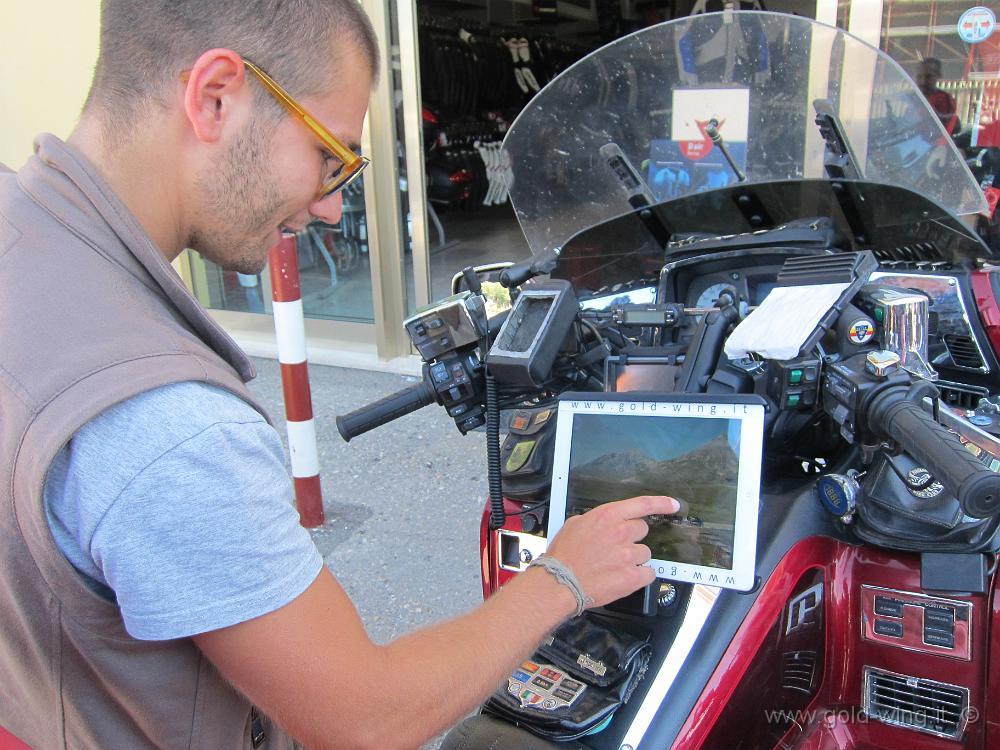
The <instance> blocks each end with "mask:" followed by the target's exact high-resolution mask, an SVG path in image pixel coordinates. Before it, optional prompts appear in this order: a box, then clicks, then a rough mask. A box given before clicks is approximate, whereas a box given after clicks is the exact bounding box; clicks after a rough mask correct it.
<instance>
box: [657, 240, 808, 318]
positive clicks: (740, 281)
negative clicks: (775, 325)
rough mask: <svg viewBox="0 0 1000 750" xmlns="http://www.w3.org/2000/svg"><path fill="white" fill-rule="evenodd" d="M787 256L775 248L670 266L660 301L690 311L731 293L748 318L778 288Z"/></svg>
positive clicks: (665, 272) (663, 275) (665, 269)
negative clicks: (753, 309) (674, 304)
mask: <svg viewBox="0 0 1000 750" xmlns="http://www.w3.org/2000/svg"><path fill="white" fill-rule="evenodd" d="M804 252H808V251H804ZM803 254H804V253H803ZM787 257H788V253H787V252H780V253H777V252H775V251H774V250H772V249H767V250H765V251H763V252H762V251H759V250H758V251H753V250H737V251H728V252H724V253H718V254H716V255H714V256H700V257H698V258H691V259H687V260H682V261H675V262H673V263H668V264H667V265H665V266H664V267H663V270H662V271H661V272H660V283H659V287H658V293H657V301H659V302H681V303H683V304H684V306H685V307H689V308H706V307H715V306H716V301H717V300H718V299H719V297H720V296H721V295H723V294H727V293H728V294H729V295H730V296H731V297H732V298H733V299H734V300H736V301H737V304H738V306H739V308H740V312H741V314H742V315H746V314H747V313H748V312H749V308H751V307H756V306H757V305H759V304H760V303H761V302H762V301H763V300H764V298H765V297H766V296H767V295H768V294H769V293H770V292H771V290H772V289H774V286H775V282H776V279H777V277H778V273H779V272H780V271H781V267H782V265H783V264H784V262H785V258H787Z"/></svg>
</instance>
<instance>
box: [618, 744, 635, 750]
mask: <svg viewBox="0 0 1000 750" xmlns="http://www.w3.org/2000/svg"><path fill="white" fill-rule="evenodd" d="M618 750H635V748H633V747H632V746H631V745H622V746H621V747H620V748H618Z"/></svg>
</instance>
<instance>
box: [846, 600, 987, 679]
mask: <svg viewBox="0 0 1000 750" xmlns="http://www.w3.org/2000/svg"><path fill="white" fill-rule="evenodd" d="M861 622H862V629H863V630H862V637H863V638H864V639H865V640H867V641H877V642H879V643H885V644H887V645H892V646H898V647H900V648H905V649H909V650H911V651H922V652H924V653H929V654H939V655H941V656H948V657H951V658H953V659H962V660H964V661H969V660H970V659H971V658H972V643H971V641H970V638H969V633H970V630H971V627H970V626H971V623H972V603H971V602H963V601H958V600H955V599H941V598H939V597H935V596H927V595H926V594H917V593H914V592H911V591H897V590H894V589H883V588H879V587H877V586H862V587H861Z"/></svg>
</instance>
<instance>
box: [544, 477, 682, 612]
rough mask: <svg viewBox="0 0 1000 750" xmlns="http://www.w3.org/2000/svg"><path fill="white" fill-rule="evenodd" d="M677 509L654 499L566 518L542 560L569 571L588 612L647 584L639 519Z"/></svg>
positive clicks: (671, 501) (646, 552) (643, 531)
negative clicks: (588, 601)
mask: <svg viewBox="0 0 1000 750" xmlns="http://www.w3.org/2000/svg"><path fill="white" fill-rule="evenodd" d="M679 509H680V503H678V502H677V501H676V500H674V499H673V498H671V497H663V496H660V495H642V496H640V497H633V498H631V499H629V500H621V501H619V502H614V503H606V504H604V505H599V506H598V507H596V508H594V509H593V510H591V511H588V512H587V513H584V514H583V515H580V516H572V517H570V518H567V519H566V523H565V524H564V525H563V527H562V529H560V530H559V533H558V534H556V536H555V538H554V539H552V540H551V541H550V542H549V549H548V554H549V555H551V556H552V557H554V558H556V559H557V560H559V562H561V563H563V564H564V565H566V566H568V567H569V568H570V570H572V571H573V573H574V574H575V575H576V578H577V580H578V581H579V582H580V585H581V586H582V587H583V592H584V594H586V595H587V596H588V597H590V598H591V599H593V600H594V603H593V605H592V606H595V607H600V606H602V605H604V604H607V603H608V602H613V601H615V600H616V599H620V598H621V597H623V596H627V595H628V594H631V593H632V592H633V591H635V590H636V589H638V588H641V587H642V586H646V585H647V584H649V583H652V582H653V580H654V579H655V578H656V574H655V573H654V572H653V569H652V568H650V567H649V566H647V565H645V563H647V562H649V558H650V551H649V547H647V546H646V545H645V544H640V543H639V542H641V541H642V540H643V539H644V538H645V537H646V534H647V533H649V525H648V524H647V523H646V521H645V520H644V518H645V517H646V516H652V515H657V514H671V513H676V512H677V511H678V510H679Z"/></svg>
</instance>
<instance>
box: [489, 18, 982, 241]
mask: <svg viewBox="0 0 1000 750" xmlns="http://www.w3.org/2000/svg"><path fill="white" fill-rule="evenodd" d="M816 100H827V101H828V102H829V107H830V111H831V112H832V114H833V115H835V116H836V117H837V118H839V120H840V121H841V122H842V123H843V129H844V132H845V135H846V136H847V139H848V141H849V143H850V147H851V148H852V150H853V152H854V154H855V157H856V162H857V167H858V169H859V171H860V173H861V179H863V180H864V181H865V182H870V183H881V184H888V185H894V186H897V187H900V188H904V189H907V190H912V191H915V192H917V193H920V194H922V195H924V196H926V197H927V198H928V199H930V200H931V201H933V202H934V203H936V204H938V205H939V206H940V207H941V208H943V209H945V210H947V211H950V212H952V213H956V214H967V213H975V212H979V211H983V210H985V207H986V204H985V199H984V198H983V194H982V192H981V191H980V189H979V187H978V185H977V184H976V182H975V180H974V179H973V177H972V175H971V173H970V172H969V170H968V168H967V167H966V166H965V163H964V161H963V160H962V157H961V156H960V155H959V153H958V151H957V150H956V148H955V146H954V145H953V144H952V142H951V141H950V139H949V138H948V137H947V134H946V133H945V131H944V129H943V127H942V126H941V124H940V122H939V120H938V118H937V117H936V116H935V114H934V112H933V111H932V110H931V108H930V106H929V105H928V104H927V102H926V101H925V100H924V98H923V96H922V95H921V94H920V91H919V89H918V88H917V87H916V84H915V83H914V82H913V81H912V79H911V78H910V77H909V76H908V75H907V74H906V73H905V72H904V71H903V70H902V68H900V67H899V65H897V64H896V62H895V61H893V60H892V59H891V58H890V57H888V56H887V55H885V54H884V53H882V52H880V51H879V50H877V49H875V48H874V47H871V46H870V45H868V44H866V43H865V42H862V41H861V40H859V39H857V38H856V37H853V36H850V35H849V34H847V33H846V32H844V31H842V30H840V29H836V28H833V27H831V26H826V25H823V24H819V23H816V22H815V21H811V20H809V19H805V18H800V17H797V16H788V15H784V14H779V13H761V12H752V13H711V14H705V15H699V16H693V17H690V18H684V19H679V20H676V21H671V22H668V23H664V24H660V25H658V26H654V27H651V28H648V29H645V30H643V31H639V32H637V33H635V34H632V35H631V36H627V37H624V38H622V39H619V40H618V41H616V42H614V43H612V44H609V45H608V46H606V47H603V48H601V49H599V50H597V51H596V52H594V53H593V54H591V55H589V56H588V57H586V58H584V59H583V60H581V61H580V62H578V63H576V64H575V65H574V66H573V67H571V68H569V69H568V70H567V71H565V72H564V73H563V74H562V75H561V76H559V77H558V78H557V79H555V80H554V81H553V82H552V83H551V84H550V85H549V86H547V87H546V88H545V89H543V90H542V91H541V92H540V93H539V94H538V95H537V96H536V97H535V98H534V99H533V100H532V101H531V103H530V104H529V105H528V106H527V107H526V108H525V110H524V111H523V112H522V113H521V115H520V117H518V119H517V120H516V121H515V122H514V124H513V126H512V127H511V129H510V131H509V133H508V134H507V137H506V139H505V141H504V151H505V153H506V157H507V160H508V161H507V165H508V167H509V170H510V171H509V175H508V178H509V182H510V198H511V203H512V204H513V206H514V210H515V212H516V214H517V217H518V220H519V221H520V223H521V228H522V229H523V231H524V234H525V237H526V238H527V240H528V243H529V245H530V246H531V249H532V251H533V252H534V253H536V254H538V253H542V252H544V251H548V250H558V249H560V248H561V247H562V245H563V244H564V243H565V242H566V241H567V240H568V239H569V238H570V237H572V236H573V235H575V234H577V233H578V232H580V231H581V230H583V229H586V228H588V227H592V226H594V225H596V224H600V223H603V222H606V221H608V220H609V219H612V218H615V217H617V216H621V215H623V214H627V213H631V212H633V211H634V210H635V208H636V206H638V205H643V204H652V203H662V202H664V201H670V200H674V199H677V198H682V197H684V196H687V195H691V194H694V193H699V192H705V191H711V190H718V189H721V188H725V187H726V186H731V185H733V184H735V183H736V182H737V179H738V178H737V175H736V170H739V171H740V172H741V173H743V174H744V175H745V179H746V181H747V182H750V183H760V182H772V181H776V180H801V179H825V178H826V177H827V172H826V170H825V167H824V151H825V143H824V140H823V137H822V135H821V134H820V129H819V128H818V127H817V125H816V109H815V105H814V102H815V101H816ZM713 128H714V130H715V131H716V132H717V134H718V135H720V136H721V137H722V143H723V145H724V146H725V149H726V150H728V152H729V156H730V157H731V159H732V164H730V163H729V160H727V159H726V158H725V155H724V153H723V149H722V148H720V147H719V146H718V145H716V144H715V143H713V141H712V139H711V138H710V135H711V133H712V131H713ZM734 166H735V169H734Z"/></svg>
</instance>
